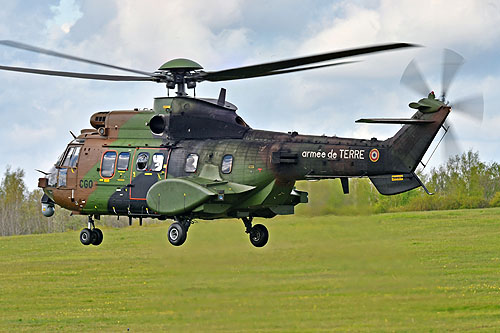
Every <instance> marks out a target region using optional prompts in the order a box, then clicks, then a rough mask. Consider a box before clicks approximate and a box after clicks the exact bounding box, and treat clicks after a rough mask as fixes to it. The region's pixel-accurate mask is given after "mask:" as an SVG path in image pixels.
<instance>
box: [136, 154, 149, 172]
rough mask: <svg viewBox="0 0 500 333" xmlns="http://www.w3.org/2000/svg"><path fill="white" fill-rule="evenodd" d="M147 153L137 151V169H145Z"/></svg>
mask: <svg viewBox="0 0 500 333" xmlns="http://www.w3.org/2000/svg"><path fill="white" fill-rule="evenodd" d="M148 160H149V154H148V153H139V155H137V170H138V171H145V170H146V169H147V167H148Z"/></svg>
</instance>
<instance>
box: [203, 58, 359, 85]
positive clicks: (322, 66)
mask: <svg viewBox="0 0 500 333" xmlns="http://www.w3.org/2000/svg"><path fill="white" fill-rule="evenodd" d="M356 62H359V61H342V62H336V63H334V64H325V65H317V66H309V67H300V68H292V69H284V70H279V71H272V72H267V73H262V74H259V75H253V76H249V77H240V78H226V79H219V80H207V79H205V78H203V74H202V80H207V81H212V82H215V81H228V80H236V79H240V80H241V79H251V78H255V77H262V76H270V75H278V74H287V73H294V72H300V71H306V70H310V69H316V68H324V67H331V66H338V65H346V64H352V63H356Z"/></svg>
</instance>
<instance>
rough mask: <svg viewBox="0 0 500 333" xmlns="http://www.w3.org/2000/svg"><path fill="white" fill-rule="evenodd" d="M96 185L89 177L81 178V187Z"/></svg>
mask: <svg viewBox="0 0 500 333" xmlns="http://www.w3.org/2000/svg"><path fill="white" fill-rule="evenodd" d="M93 185H94V182H93V181H92V180H89V179H82V180H80V188H92V186H93Z"/></svg>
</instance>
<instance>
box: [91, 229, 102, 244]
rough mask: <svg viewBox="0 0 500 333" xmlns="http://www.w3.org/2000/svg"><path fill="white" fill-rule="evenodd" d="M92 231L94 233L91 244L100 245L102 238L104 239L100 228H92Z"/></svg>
mask: <svg viewBox="0 0 500 333" xmlns="http://www.w3.org/2000/svg"><path fill="white" fill-rule="evenodd" d="M92 233H93V234H94V241H93V242H92V245H95V246H97V245H100V244H101V243H102V240H103V239H104V235H103V234H102V231H101V229H98V228H94V230H92Z"/></svg>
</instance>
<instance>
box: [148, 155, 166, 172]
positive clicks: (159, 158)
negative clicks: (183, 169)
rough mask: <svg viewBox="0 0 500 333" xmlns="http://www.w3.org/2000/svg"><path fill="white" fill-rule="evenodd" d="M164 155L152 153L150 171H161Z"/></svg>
mask: <svg viewBox="0 0 500 333" xmlns="http://www.w3.org/2000/svg"><path fill="white" fill-rule="evenodd" d="M164 158H165V157H164V156H163V154H162V153H156V154H154V155H153V162H152V163H151V171H161V169H163V159H164Z"/></svg>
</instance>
